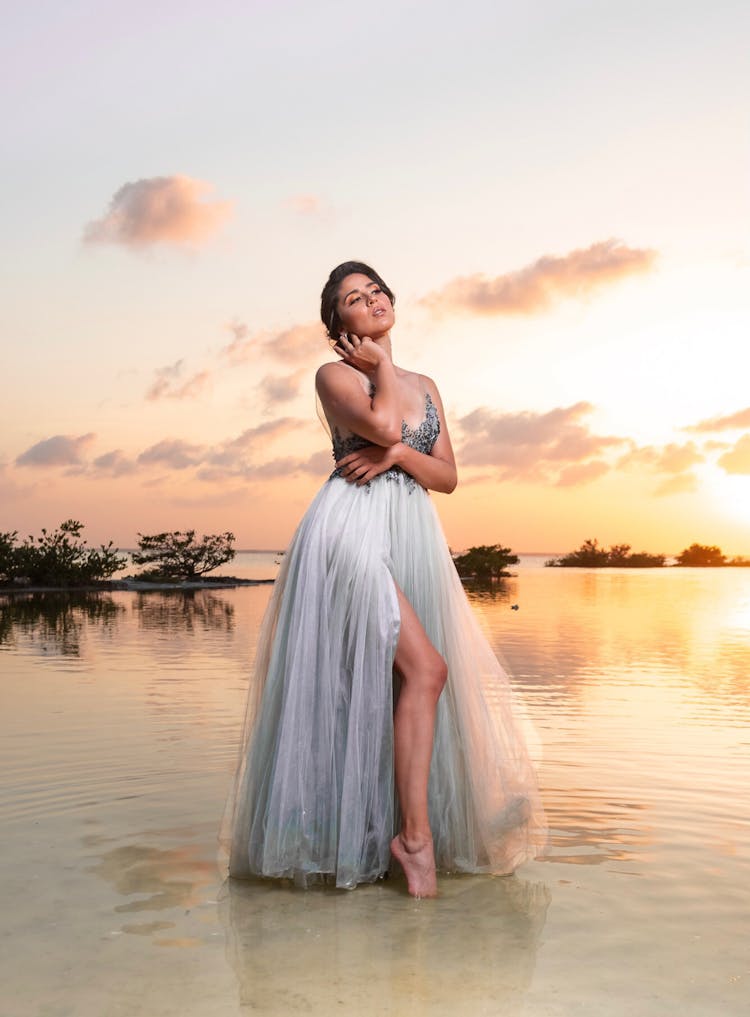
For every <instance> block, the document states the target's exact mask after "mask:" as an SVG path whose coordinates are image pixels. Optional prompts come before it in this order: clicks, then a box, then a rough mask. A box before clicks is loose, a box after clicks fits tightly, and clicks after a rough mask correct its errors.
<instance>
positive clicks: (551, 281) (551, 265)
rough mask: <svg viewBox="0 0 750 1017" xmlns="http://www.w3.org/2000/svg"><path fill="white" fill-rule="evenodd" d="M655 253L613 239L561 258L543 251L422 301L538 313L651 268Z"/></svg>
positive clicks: (481, 310)
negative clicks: (509, 269)
mask: <svg viewBox="0 0 750 1017" xmlns="http://www.w3.org/2000/svg"><path fill="white" fill-rule="evenodd" d="M655 259H656V252H655V251H653V250H648V249H639V248H633V247H627V246H626V245H625V244H624V243H622V242H621V241H619V240H616V239H614V238H611V239H609V240H603V241H600V242H599V243H596V244H592V245H591V246H590V247H587V248H585V249H582V250H576V251H571V252H570V254H566V255H563V256H562V257H555V256H553V255H544V256H543V257H541V258H539V259H537V261H535V262H532V263H531V264H530V265H526V266H525V267H524V268H522V269H519V270H518V271H515V272H507V273H505V274H504V275H499V276H495V277H494V278H488V277H487V276H484V275H470V276H463V277H460V278H458V279H453V280H452V281H451V282H449V283H447V284H446V285H445V286H444V287H443V288H442V289H440V290H438V291H436V292H435V293H431V294H429V295H428V296H426V297H424V298H423V300H422V303H423V304H426V305H427V306H428V307H431V308H432V309H433V310H434V311H436V312H438V313H440V312H443V311H449V312H450V311H467V312H469V313H470V314H486V315H493V314H536V313H537V312H539V311H545V310H547V308H548V307H550V306H551V305H552V304H553V303H554V302H555V301H558V300H563V299H565V298H566V297H583V296H586V295H588V294H589V293H592V292H593V291H594V290H597V289H601V288H603V287H604V286H607V285H610V284H611V283H615V282H617V281H618V280H620V279H623V278H625V277H626V276H629V275H635V274H637V273H641V272H647V271H649V270H650V269H651V267H652V265H653V263H654V261H655Z"/></svg>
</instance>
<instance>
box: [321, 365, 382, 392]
mask: <svg viewBox="0 0 750 1017" xmlns="http://www.w3.org/2000/svg"><path fill="white" fill-rule="evenodd" d="M369 386H370V381H369V379H368V378H367V376H366V375H364V374H363V373H362V371H358V370H357V369H356V367H351V366H350V365H349V364H344V363H343V362H342V361H336V360H329V361H327V362H326V363H325V364H321V365H320V367H319V368H318V370H317V371H316V372H315V388H316V389H317V391H318V393H319V395H321V396H326V395H345V394H346V393H347V392H352V391H357V389H359V388H361V389H362V390H363V391H365V392H367V391H368V390H369Z"/></svg>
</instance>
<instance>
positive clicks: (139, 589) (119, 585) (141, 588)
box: [0, 576, 276, 595]
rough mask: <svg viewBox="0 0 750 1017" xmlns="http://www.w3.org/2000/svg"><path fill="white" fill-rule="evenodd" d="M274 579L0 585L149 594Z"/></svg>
mask: <svg viewBox="0 0 750 1017" xmlns="http://www.w3.org/2000/svg"><path fill="white" fill-rule="evenodd" d="M275 582H276V580H275V579H238V578H237V577H235V576H227V577H226V578H222V577H220V576H217V578H216V579H197V580H194V581H192V582H190V581H183V582H181V581H175V582H167V581H164V582H148V581H147V580H143V579H102V580H100V581H98V582H96V583H86V584H85V585H83V586H40V585H36V584H29V585H28V586H26V585H21V584H19V583H13V584H0V595H2V594H5V593H117V592H126V593H128V592H130V593H147V592H148V591H149V590H162V591H163V590H182V591H185V590H231V589H234V588H235V587H237V586H265V585H268V584H269V583H270V584H273V583H275Z"/></svg>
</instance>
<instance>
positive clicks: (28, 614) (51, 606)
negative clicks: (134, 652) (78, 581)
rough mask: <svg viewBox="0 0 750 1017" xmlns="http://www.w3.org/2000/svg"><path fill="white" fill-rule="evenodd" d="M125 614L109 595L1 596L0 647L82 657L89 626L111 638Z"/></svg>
mask: <svg viewBox="0 0 750 1017" xmlns="http://www.w3.org/2000/svg"><path fill="white" fill-rule="evenodd" d="M124 611H125V608H124V606H123V605H122V604H121V603H117V602H116V601H115V600H114V599H113V598H112V595H111V594H108V593H84V592H77V593H76V592H70V593H28V594H15V593H14V594H12V595H6V596H3V595H1V594H0V646H3V645H8V646H11V647H14V648H17V647H18V646H19V644H25V645H26V646H28V647H29V648H31V649H32V650H33V651H35V652H37V653H44V654H49V653H51V654H60V655H61V656H63V657H79V656H80V655H81V647H82V643H83V638H84V632H85V630H86V627H87V625H96V626H97V628H98V629H99V631H100V632H103V633H104V634H107V635H112V634H113V633H114V631H115V629H116V626H117V621H118V619H119V618H120V616H121V615H122V614H123V612H124Z"/></svg>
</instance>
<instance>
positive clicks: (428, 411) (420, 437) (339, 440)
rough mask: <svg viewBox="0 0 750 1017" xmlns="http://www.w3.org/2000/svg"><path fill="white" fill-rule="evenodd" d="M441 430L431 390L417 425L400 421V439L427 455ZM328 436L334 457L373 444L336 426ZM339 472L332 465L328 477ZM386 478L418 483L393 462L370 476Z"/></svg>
mask: <svg viewBox="0 0 750 1017" xmlns="http://www.w3.org/2000/svg"><path fill="white" fill-rule="evenodd" d="M371 395H374V386H373V388H372V391H371ZM439 434H440V417H439V416H438V411H437V408H436V406H435V404H434V403H433V401H432V398H431V397H430V393H429V392H426V393H425V415H424V417H423V418H422V420H421V422H420V423H419V424H417V426H416V427H410V426H409V425H408V424H407V423H406V421H405V420H403V421H402V422H401V441H402V442H403V443H404V444H405V445H409V447H410V448H413V449H416V450H417V452H423V453H424V454H425V455H429V454H430V453H431V452H432V448H433V445H434V444H435V442H436V441H437V439H438V435H439ZM331 438H332V439H333V458H334V459H335V460H339V459H343V458H344V456H347V455H349V453H350V452H357V451H358V450H359V449H361V448H365V447H366V446H367V445H372V442H371V441H368V440H367V439H366V438H362V437H361V436H360V435H358V434H352V433H351V432H349V433H346V432H344V433H342V431H341V430H340V429H339V428H338V427H334V428H333V430H332V432H331ZM339 476H341V470H340V469H338V468H337V469H335V470H334V471H333V473H332V474H331V477H329V480H330V479H331V478H332V477H339ZM383 477H384V478H385V479H386V480H396V479H402V480H403V481H404V482H405V483H406V484H407V486H408V487H409V490H410V491H411V490H414V488H415V487H416V485H417V482H416V480H415V479H414V477H412V476H411V475H410V474H408V473H406V471H405V470H402V469H401V467H400V466H392V467H391V468H390V469H389V470H386V471H385V472H384V473H380V474H378V476H377V477H373V480H380V479H381V478H383ZM372 482H373V481H372V480H368V481H367V483H366V484H364V485H363V487H369V486H370V484H371V483H372Z"/></svg>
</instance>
